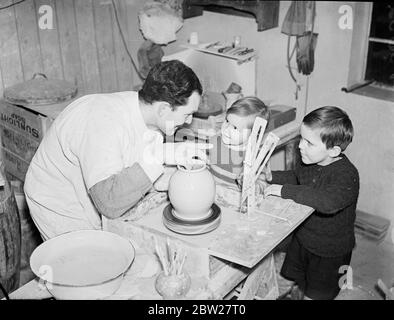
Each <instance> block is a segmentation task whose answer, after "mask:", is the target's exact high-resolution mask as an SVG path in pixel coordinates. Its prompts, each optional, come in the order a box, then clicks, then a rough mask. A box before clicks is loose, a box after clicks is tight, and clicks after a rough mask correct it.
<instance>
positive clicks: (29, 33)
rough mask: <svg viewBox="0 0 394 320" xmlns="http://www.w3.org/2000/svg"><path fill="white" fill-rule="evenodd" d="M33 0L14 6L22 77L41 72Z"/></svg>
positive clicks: (29, 77) (28, 77)
mask: <svg viewBox="0 0 394 320" xmlns="http://www.w3.org/2000/svg"><path fill="white" fill-rule="evenodd" d="M34 11H36V8H35V4H34V1H25V2H22V3H20V4H18V5H16V6H15V18H16V25H17V28H18V39H19V47H20V54H21V59H22V67H23V75H24V79H26V80H29V79H32V78H33V75H34V74H35V73H40V72H41V73H42V72H43V64H42V60H41V52H40V45H39V39H38V21H37V17H36V15H35V14H32V12H34Z"/></svg>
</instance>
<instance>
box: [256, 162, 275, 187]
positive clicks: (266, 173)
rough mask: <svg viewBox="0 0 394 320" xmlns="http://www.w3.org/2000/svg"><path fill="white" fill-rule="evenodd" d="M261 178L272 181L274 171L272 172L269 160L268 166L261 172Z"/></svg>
mask: <svg viewBox="0 0 394 320" xmlns="http://www.w3.org/2000/svg"><path fill="white" fill-rule="evenodd" d="M259 179H262V180H264V181H267V182H271V181H272V172H271V166H270V162H269V161H268V162H267V164H266V166H265V167H264V168H263V171H262V173H261V174H260V176H259Z"/></svg>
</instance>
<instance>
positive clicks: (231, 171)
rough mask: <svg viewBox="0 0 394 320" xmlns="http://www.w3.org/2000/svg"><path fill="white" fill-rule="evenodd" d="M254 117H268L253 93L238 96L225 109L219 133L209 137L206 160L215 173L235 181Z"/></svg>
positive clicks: (216, 175)
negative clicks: (211, 145)
mask: <svg viewBox="0 0 394 320" xmlns="http://www.w3.org/2000/svg"><path fill="white" fill-rule="evenodd" d="M256 117H262V118H264V119H266V120H268V119H269V110H268V107H267V106H266V105H265V104H264V102H263V101H261V100H260V99H259V98H256V97H244V98H241V99H238V100H236V101H235V102H234V103H233V104H232V105H231V107H230V108H229V109H228V110H227V111H226V116H225V120H224V122H223V124H222V127H221V132H220V134H219V135H215V136H213V137H212V138H211V139H210V141H209V142H210V143H212V144H213V148H212V149H210V150H209V162H210V168H211V172H212V174H213V175H214V176H215V177H217V178H219V179H221V180H224V181H226V182H228V183H234V184H236V178H237V176H238V175H239V174H240V173H241V172H242V170H243V161H244V158H245V152H246V146H247V143H248V138H249V136H250V134H251V132H252V128H253V124H254V121H255V119H256Z"/></svg>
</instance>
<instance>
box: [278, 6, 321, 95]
mask: <svg viewBox="0 0 394 320" xmlns="http://www.w3.org/2000/svg"><path fill="white" fill-rule="evenodd" d="M315 17H316V2H315V1H292V2H291V4H290V7H289V10H288V11H287V14H286V16H285V19H284V20H283V24H282V33H284V34H287V35H288V41H287V66H288V69H289V73H290V76H291V77H292V79H293V80H294V82H295V83H296V99H297V97H298V91H299V90H300V86H299V85H298V83H297V80H296V78H295V77H294V74H293V72H292V70H291V67H290V61H291V59H292V57H293V55H294V53H296V62H297V69H298V72H299V73H302V74H303V75H309V74H311V73H312V71H313V69H314V65H315V57H314V53H315V49H316V43H317V36H318V34H317V33H314V32H313V29H314V24H315ZM292 36H295V37H296V42H295V45H294V48H293V50H292V52H291V53H290V38H291V37H292Z"/></svg>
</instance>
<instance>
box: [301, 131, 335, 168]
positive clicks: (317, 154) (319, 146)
mask: <svg viewBox="0 0 394 320" xmlns="http://www.w3.org/2000/svg"><path fill="white" fill-rule="evenodd" d="M298 147H299V148H300V152H301V159H302V162H303V163H305V164H314V163H316V164H319V165H322V166H324V165H327V164H329V163H330V162H331V161H332V158H331V157H330V154H329V149H327V147H326V145H325V144H324V143H323V141H322V140H321V138H320V130H319V129H313V128H309V127H307V126H305V125H304V124H302V125H301V140H300V144H299V145H298Z"/></svg>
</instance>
